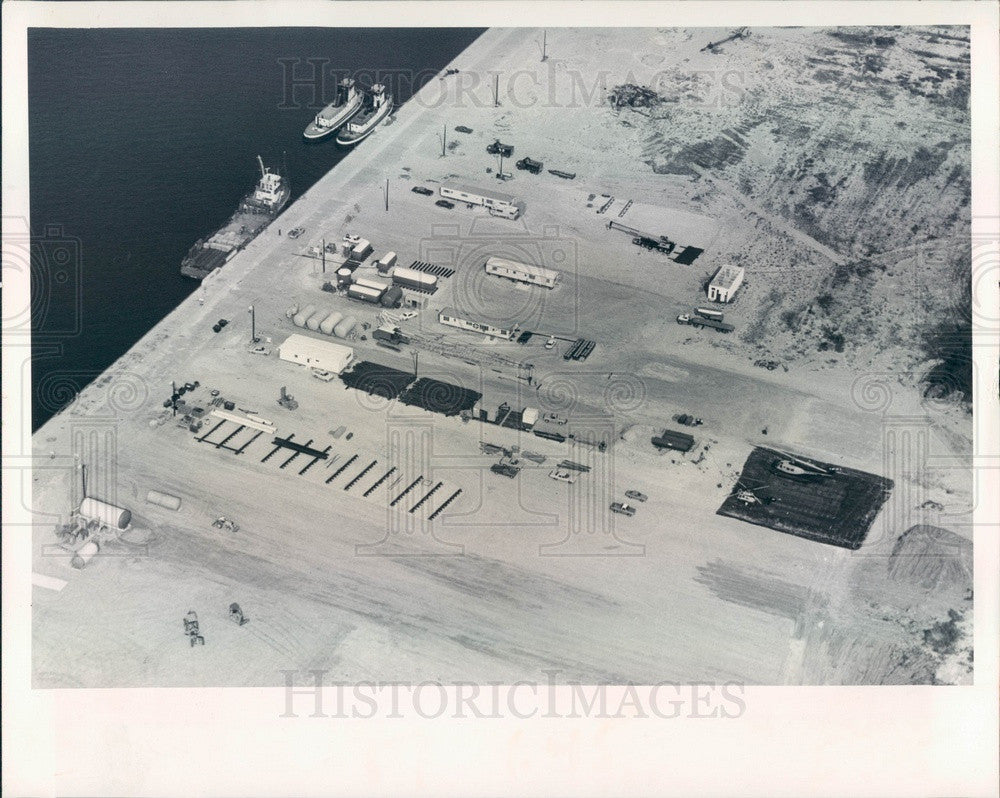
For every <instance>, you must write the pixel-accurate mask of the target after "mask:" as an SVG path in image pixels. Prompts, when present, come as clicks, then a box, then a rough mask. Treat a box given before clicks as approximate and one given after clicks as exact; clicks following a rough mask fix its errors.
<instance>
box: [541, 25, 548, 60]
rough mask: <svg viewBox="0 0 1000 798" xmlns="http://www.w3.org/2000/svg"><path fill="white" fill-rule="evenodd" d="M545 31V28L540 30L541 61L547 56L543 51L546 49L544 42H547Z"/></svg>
mask: <svg viewBox="0 0 1000 798" xmlns="http://www.w3.org/2000/svg"><path fill="white" fill-rule="evenodd" d="M546 33H547V31H545V30H543V31H542V61H545V59H547V58H548V55H547V54H546V52H545V50H546V44H547V37H546Z"/></svg>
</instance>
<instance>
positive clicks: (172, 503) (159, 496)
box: [146, 490, 181, 510]
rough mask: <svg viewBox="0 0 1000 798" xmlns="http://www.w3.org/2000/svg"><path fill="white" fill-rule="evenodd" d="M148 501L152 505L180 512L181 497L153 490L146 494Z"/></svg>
mask: <svg viewBox="0 0 1000 798" xmlns="http://www.w3.org/2000/svg"><path fill="white" fill-rule="evenodd" d="M146 501H148V502H149V503H150V504H157V505H159V506H160V507H166V508H167V509H168V510H179V509H180V507H181V500H180V497H179V496H171V495H170V494H169V493H160V491H158V490H151V491H149V492H148V493H146Z"/></svg>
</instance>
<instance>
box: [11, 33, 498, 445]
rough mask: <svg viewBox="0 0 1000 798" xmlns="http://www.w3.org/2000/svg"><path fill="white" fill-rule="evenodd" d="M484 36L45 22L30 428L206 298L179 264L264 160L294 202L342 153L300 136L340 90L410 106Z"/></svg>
mask: <svg viewBox="0 0 1000 798" xmlns="http://www.w3.org/2000/svg"><path fill="white" fill-rule="evenodd" d="M481 33H482V31H481V30H478V29H476V30H473V29H376V30H361V29H357V30H353V29H341V30H326V29H311V28H270V29H244V30H210V29H193V30H178V29H165V30H109V29H103V30H101V29H95V30H49V29H33V30H31V31H30V32H29V36H28V91H29V111H28V117H29V140H30V170H31V232H32V235H33V237H34V239H35V240H34V242H33V247H32V333H33V340H32V397H33V400H34V401H33V410H32V427H33V429H38V427H40V426H41V425H42V424H44V423H45V422H46V421H47V420H48V419H49V418H51V416H52V415H53V414H54V413H55V412H57V411H58V410H59V409H60V408H61V407H62V406H64V405H65V404H66V402H67V401H68V400H70V399H71V398H72V395H73V394H74V393H75V392H76V391H77V390H79V389H81V388H83V387H84V386H86V385H87V384H88V383H89V382H91V381H92V380H93V379H94V378H95V377H97V376H98V375H99V374H100V373H101V372H102V371H103V370H104V369H105V368H107V367H108V366H109V365H110V364H111V363H113V362H114V361H115V360H116V359H117V358H118V357H120V356H121V355H122V354H123V353H124V352H126V351H127V350H128V349H129V348H130V347H131V346H132V344H134V343H135V342H136V341H137V340H139V339H140V338H141V337H142V336H143V335H144V334H145V333H146V332H148V331H149V329H150V328H152V327H153V326H154V325H155V324H156V323H157V322H158V321H159V320H160V319H162V318H163V317H164V316H165V315H167V313H169V312H170V311H171V310H172V309H173V308H174V307H176V306H177V304H178V303H179V302H180V301H181V300H183V299H184V298H185V297H186V296H188V294H190V293H191V292H192V291H193V290H194V289H195V288H196V286H197V284H196V283H195V282H194V281H191V280H186V279H184V278H182V277H181V276H180V273H179V271H178V269H179V266H180V261H181V259H182V258H183V256H184V254H185V253H186V252H187V250H188V249H189V248H190V246H191V245H192V244H193V243H194V242H195V241H196V240H197V239H199V238H201V237H202V236H204V235H205V234H207V233H210V232H212V231H213V230H215V229H216V228H217V227H219V226H220V225H221V224H222V223H223V222H225V220H226V219H228V218H229V215H230V214H231V213H232V211H233V210H234V208H235V207H236V205H237V203H238V202H239V200H240V198H241V197H242V196H243V195H244V194H245V193H246V192H247V191H248V190H249V189H250V188H252V186H253V185H254V183H255V182H256V179H257V177H258V174H259V172H258V168H257V163H256V156H257V155H258V154H260V155H261V156H263V158H264V162H265V163H266V164H267V165H269V166H274V167H277V168H279V169H284V170H287V174H288V175H289V177H290V179H291V185H292V200H293V201H294V199H295V198H296V197H298V196H299V195H301V194H302V193H304V192H305V191H306V190H307V189H308V188H309V187H310V186H311V185H312V184H313V183H315V182H316V180H317V179H319V178H320V177H321V176H322V175H324V174H325V173H326V172H328V171H329V170H330V169H331V167H333V166H334V165H335V164H336V163H337V162H338V161H339V160H340V159H341V158H342V157H343V155H344V151H343V150H340V149H338V147H337V146H336V145H335V144H334V142H333V141H332V138H331V139H330V140H328V141H324V142H320V143H310V144H307V143H306V142H304V141H303V139H302V130H303V129H304V128H305V126H306V124H307V123H308V122H309V120H310V118H311V117H312V116H313V115H314V114H315V112H316V111H317V110H319V108H320V107H322V105H324V104H325V103H326V102H329V101H330V100H332V99H333V94H334V89H335V85H336V82H337V80H339V79H340V78H341V77H344V76H346V75H354V76H355V77H357V78H358V79H359V81H360V82H362V83H365V84H370V83H372V82H374V80H375V79H376V78H378V79H381V80H383V82H386V83H388V84H389V86H390V88H391V90H392V91H393V93H394V94H395V96H396V102H397V104H399V103H401V102H405V101H406V99H408V98H409V97H410V95H411V94H412V93H413V92H414V91H416V90H417V89H419V87H420V86H421V85H423V83H425V82H426V81H427V80H429V79H430V78H432V77H433V76H434V73H436V72H438V71H439V70H440V69H441V68H443V67H444V66H445V65H446V64H447V63H448V62H449V61H451V60H452V59H453V58H454V57H455V56H456V55H457V54H458V53H459V52H461V51H462V50H463V49H465V47H467V46H468V45H469V44H470V43H471V42H472V41H473V40H474V39H475V38H476V37H478V36H479V35H480V34H481ZM310 60H312V62H311V63H310ZM292 77H294V78H295V79H298V80H299V81H300V83H299V84H298V85H297V87H296V86H293V85H292V83H291V78H292Z"/></svg>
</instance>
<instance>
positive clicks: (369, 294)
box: [347, 284, 385, 303]
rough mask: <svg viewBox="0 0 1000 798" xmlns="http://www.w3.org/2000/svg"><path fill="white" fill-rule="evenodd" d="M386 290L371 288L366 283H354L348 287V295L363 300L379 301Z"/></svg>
mask: <svg viewBox="0 0 1000 798" xmlns="http://www.w3.org/2000/svg"><path fill="white" fill-rule="evenodd" d="M384 293H385V291H384V290H380V289H377V288H369V287H368V286H366V285H357V284H355V285H352V286H351V287H350V288H348V289H347V296H349V297H350V298H351V299H360V300H361V301H362V302H372V303H377V302H378V301H379V300H380V299H381V298H382V294H384Z"/></svg>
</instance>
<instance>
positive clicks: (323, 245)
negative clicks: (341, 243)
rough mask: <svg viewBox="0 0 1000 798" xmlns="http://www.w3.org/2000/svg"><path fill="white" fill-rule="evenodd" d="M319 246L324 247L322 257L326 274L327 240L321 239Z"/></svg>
mask: <svg viewBox="0 0 1000 798" xmlns="http://www.w3.org/2000/svg"><path fill="white" fill-rule="evenodd" d="M319 245H320V246H321V247H322V249H321V250H320V253H319V254H320V257H321V258H323V274H326V239H325V238H321V239H320V240H319Z"/></svg>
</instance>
